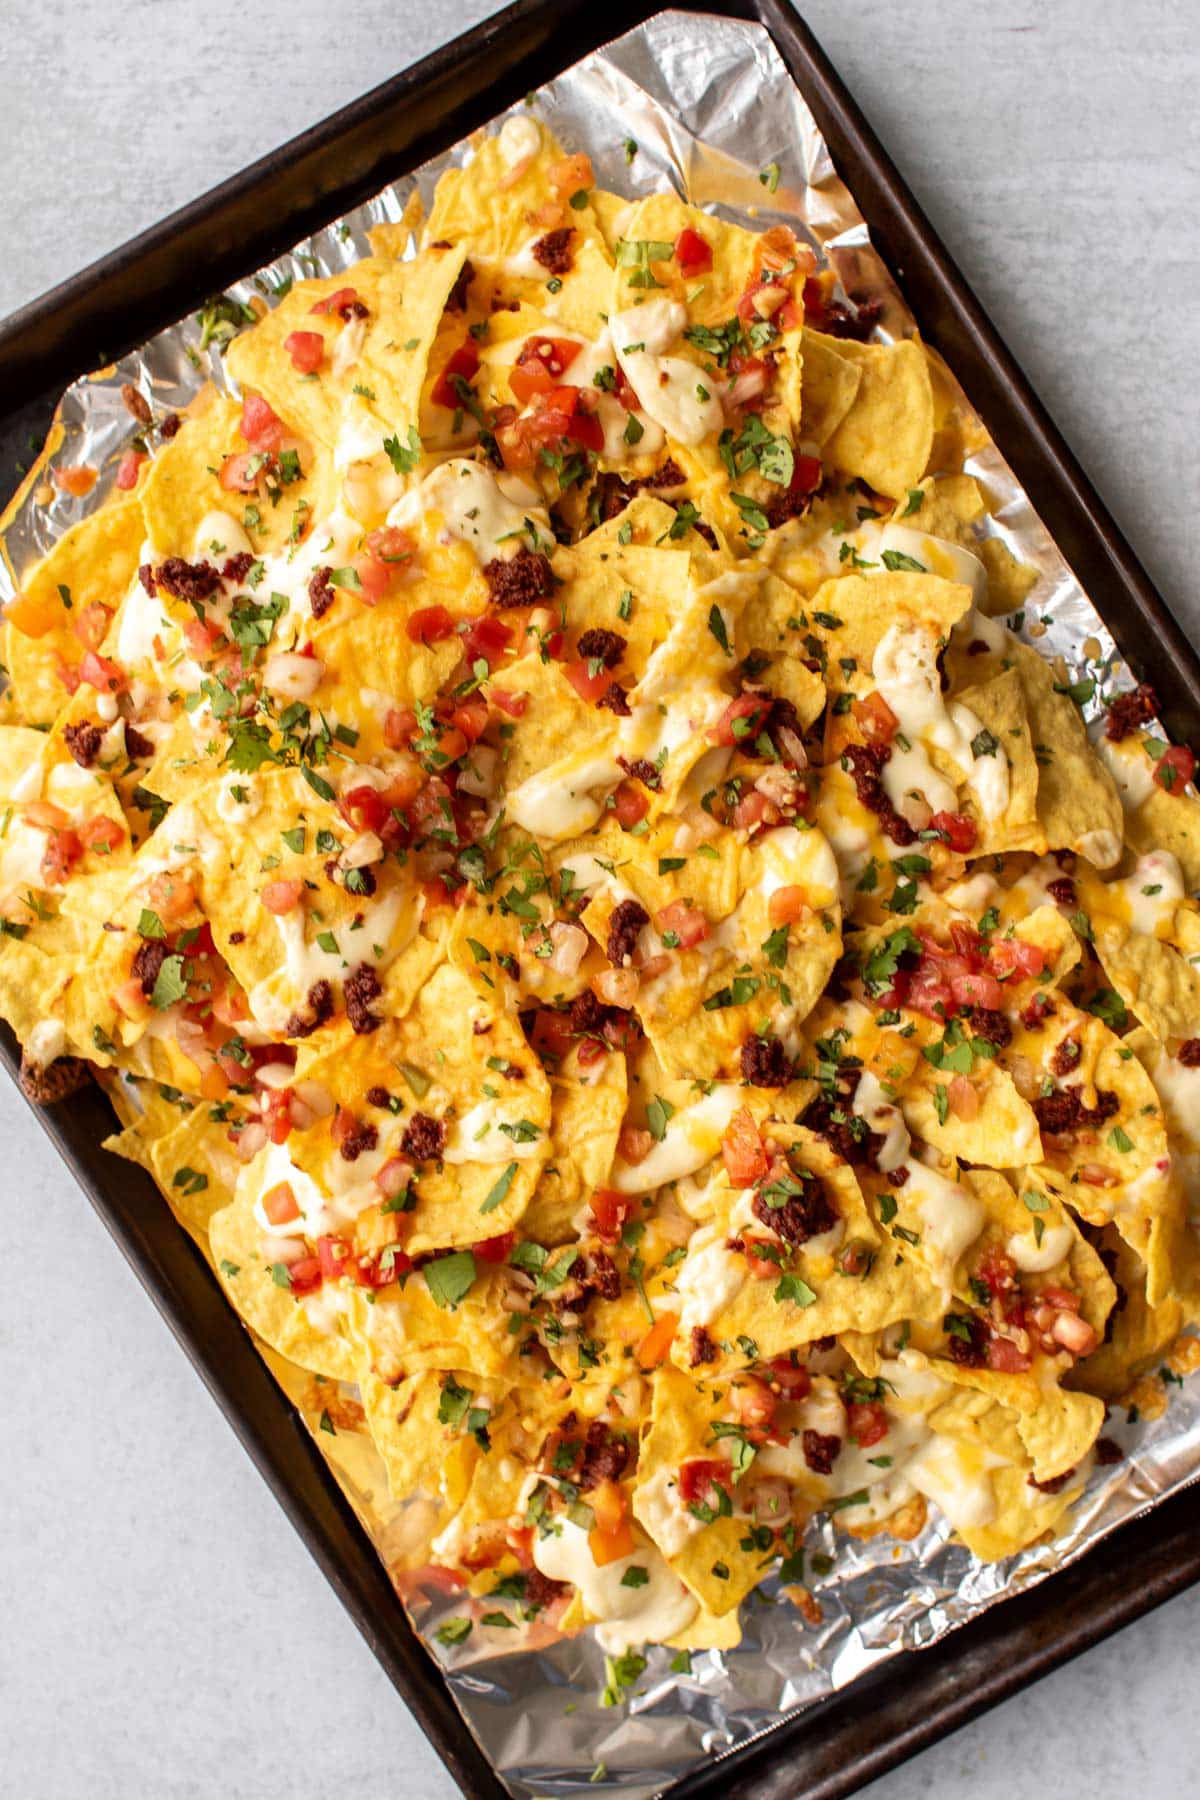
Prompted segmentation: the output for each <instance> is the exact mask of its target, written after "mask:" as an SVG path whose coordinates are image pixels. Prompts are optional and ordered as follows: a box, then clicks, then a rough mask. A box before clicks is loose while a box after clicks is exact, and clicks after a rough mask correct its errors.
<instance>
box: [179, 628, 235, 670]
mask: <svg viewBox="0 0 1200 1800" xmlns="http://www.w3.org/2000/svg"><path fill="white" fill-rule="evenodd" d="M183 635H184V637H185V638H186V639H187V643H188V649H189V650H190V651H191V653H192V655H193V656H194V657H195V658H196V660H197V662H206V661H207V660H208V658H209V657H210V656H211V655H212V648H213V645H214V644H215V643H217V642H219V640H220V639H221V638H223V637H224V635H225V634H224V632H223V631H222V630H221V627H220V625H219V624H218V623H217V621H216V620H215V619H196V618H192V619H185V620H184V622H183Z"/></svg>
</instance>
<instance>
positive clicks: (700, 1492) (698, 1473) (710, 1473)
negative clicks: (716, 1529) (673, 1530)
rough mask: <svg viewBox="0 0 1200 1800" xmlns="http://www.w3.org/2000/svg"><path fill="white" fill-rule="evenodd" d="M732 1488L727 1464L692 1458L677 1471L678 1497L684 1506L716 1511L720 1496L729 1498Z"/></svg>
mask: <svg viewBox="0 0 1200 1800" xmlns="http://www.w3.org/2000/svg"><path fill="white" fill-rule="evenodd" d="M732 1486H733V1472H732V1470H731V1469H730V1467H729V1464H728V1463H727V1462H720V1461H716V1460H713V1459H711V1458H708V1457H701V1456H693V1457H691V1458H690V1459H689V1460H688V1461H687V1462H685V1463H684V1464H683V1465H682V1466H681V1468H680V1470H679V1497H680V1499H681V1500H682V1501H683V1503H684V1505H685V1506H710V1507H712V1509H713V1510H714V1511H716V1510H717V1507H718V1506H719V1504H720V1495H721V1494H722V1493H723V1494H724V1495H725V1496H726V1497H727V1498H728V1497H730V1496H731V1489H732Z"/></svg>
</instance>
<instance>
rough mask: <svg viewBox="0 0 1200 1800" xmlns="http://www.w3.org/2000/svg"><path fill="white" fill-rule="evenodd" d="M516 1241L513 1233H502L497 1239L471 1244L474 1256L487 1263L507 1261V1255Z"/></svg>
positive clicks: (486, 1239)
mask: <svg viewBox="0 0 1200 1800" xmlns="http://www.w3.org/2000/svg"><path fill="white" fill-rule="evenodd" d="M516 1241H517V1234H516V1232H515V1231H502V1232H500V1234H499V1236H497V1237H490V1238H484V1240H483V1242H482V1244H472V1246H471V1248H472V1249H473V1250H474V1252H475V1255H476V1256H477V1257H479V1258H481V1259H482V1260H483V1261H484V1262H487V1263H502V1262H505V1261H507V1259H508V1253H509V1251H510V1250H511V1249H512V1247H513V1245H514V1244H515V1243H516Z"/></svg>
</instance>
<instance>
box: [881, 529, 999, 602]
mask: <svg viewBox="0 0 1200 1800" xmlns="http://www.w3.org/2000/svg"><path fill="white" fill-rule="evenodd" d="M885 550H893V551H897V552H899V554H900V555H901V556H911V557H912V559H913V561H914V562H919V563H920V565H921V567H922V568H923V569H927V570H928V571H929V573H930V574H931V575H940V576H941V578H942V580H943V581H959V582H961V583H962V584H963V586H964V587H969V588H970V589H971V594H972V597H973V600H974V604H975V605H976V606H983V605H984V603H985V602H986V600H987V570H986V569H985V568H984V566H983V564H982V563H981V562H980V560H979V558H978V557H977V556H975V555H974V554H973V553H972V552H971V551H970V550H964V549H963V548H962V546H961V545H960V544H952V543H951V542H950V540H949V539H948V538H940V537H931V536H930V534H929V533H928V532H927V531H918V530H916V529H915V528H914V527H913V526H911V525H895V524H892V525H885V526H884V527H883V530H882V531H881V532H880V534H879V555H880V557H881V558H882V556H883V553H884V551H885Z"/></svg>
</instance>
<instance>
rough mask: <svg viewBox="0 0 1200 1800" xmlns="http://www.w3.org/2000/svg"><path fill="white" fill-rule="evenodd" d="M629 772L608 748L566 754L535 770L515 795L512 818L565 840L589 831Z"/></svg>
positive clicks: (511, 801) (536, 832) (543, 835)
mask: <svg viewBox="0 0 1200 1800" xmlns="http://www.w3.org/2000/svg"><path fill="white" fill-rule="evenodd" d="M624 774H625V771H624V769H623V768H622V767H621V765H620V763H619V762H618V761H617V760H616V758H615V756H612V755H610V754H609V753H608V752H607V751H596V750H592V751H585V752H582V753H579V754H576V755H574V756H564V757H563V758H561V760H560V761H558V762H556V763H551V764H550V765H549V767H548V768H545V769H539V770H538V771H537V773H536V774H534V775H529V776H527V777H526V779H525V780H524V781H523V782H522V783H521V784H520V786H519V787H516V788H514V789H513V790H512V792H511V793H510V794H509V796H508V799H507V802H506V811H507V813H508V817H509V818H510V819H512V820H513V821H514V823H515V824H517V825H519V826H520V827H521V829H522V830H523V831H530V832H532V833H533V834H534V836H535V837H541V838H549V839H550V840H551V842H553V843H559V842H561V841H562V839H563V838H569V837H579V836H580V835H581V834H582V833H583V832H585V831H589V830H590V829H591V827H592V826H593V825H594V824H595V823H596V820H597V819H598V818H599V817H600V814H601V813H602V812H603V811H604V802H605V800H606V799H607V798H608V796H609V794H610V793H611V792H612V790H613V788H615V787H616V786H617V784H618V782H620V781H621V780H622V779H623V777H624Z"/></svg>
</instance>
